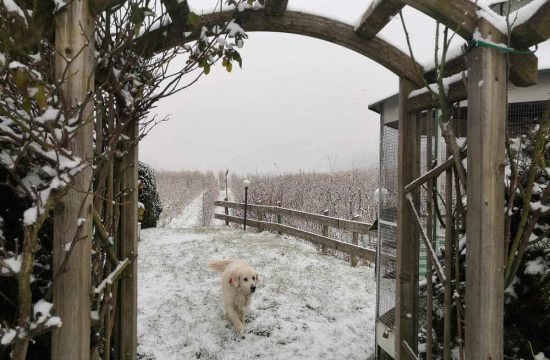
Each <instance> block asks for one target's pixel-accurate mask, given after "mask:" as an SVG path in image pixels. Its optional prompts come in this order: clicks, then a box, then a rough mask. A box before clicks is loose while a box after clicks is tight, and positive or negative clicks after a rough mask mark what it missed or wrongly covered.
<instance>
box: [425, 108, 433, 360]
mask: <svg viewBox="0 0 550 360" xmlns="http://www.w3.org/2000/svg"><path fill="white" fill-rule="evenodd" d="M432 114H433V109H428V111H427V113H426V172H428V171H430V170H431V169H432V163H433V153H434V152H433V129H434V121H433V117H432ZM433 185H434V180H428V184H427V191H426V197H427V204H426V230H427V232H428V241H430V243H431V244H433V243H434V231H433V230H434V226H433V220H434V214H433ZM432 276H433V270H432V257H431V256H428V249H426V360H432V346H433V335H432V333H433V316H432V312H433V288H432Z"/></svg>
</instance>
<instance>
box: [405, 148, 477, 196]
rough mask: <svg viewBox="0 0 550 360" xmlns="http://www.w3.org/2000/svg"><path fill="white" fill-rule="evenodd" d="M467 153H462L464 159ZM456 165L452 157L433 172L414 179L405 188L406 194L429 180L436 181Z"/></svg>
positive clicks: (463, 151) (464, 151)
mask: <svg viewBox="0 0 550 360" xmlns="http://www.w3.org/2000/svg"><path fill="white" fill-rule="evenodd" d="M466 154H467V151H466V149H464V150H462V151H461V152H460V155H461V156H462V159H464V158H465V157H466ZM453 164H454V158H453V157H452V155H451V156H450V157H449V159H447V160H446V161H445V162H444V163H443V164H441V165H439V166H437V167H435V168H433V169H432V170H430V171H428V172H427V173H425V174H424V175H422V176H420V177H418V178H416V179H414V181H412V182H411V183H410V184H408V185H407V186H405V192H411V191H413V190H414V189H416V188H417V187H419V186H420V185H422V184H424V183H425V182H427V181H429V180H434V179H435V178H437V177H438V176H439V175H440V174H442V173H443V172H444V171H446V170H448V169H450V168H451V167H452V166H453Z"/></svg>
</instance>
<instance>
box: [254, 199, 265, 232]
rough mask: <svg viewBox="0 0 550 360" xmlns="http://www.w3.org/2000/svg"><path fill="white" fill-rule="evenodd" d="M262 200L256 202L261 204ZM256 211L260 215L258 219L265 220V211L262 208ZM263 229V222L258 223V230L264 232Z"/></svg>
mask: <svg viewBox="0 0 550 360" xmlns="http://www.w3.org/2000/svg"><path fill="white" fill-rule="evenodd" d="M260 202H261V200H258V201H257V202H256V204H258V205H260ZM256 213H257V215H258V221H264V213H263V211H262V210H259V209H258V210H256ZM262 231H263V228H262V224H258V232H262Z"/></svg>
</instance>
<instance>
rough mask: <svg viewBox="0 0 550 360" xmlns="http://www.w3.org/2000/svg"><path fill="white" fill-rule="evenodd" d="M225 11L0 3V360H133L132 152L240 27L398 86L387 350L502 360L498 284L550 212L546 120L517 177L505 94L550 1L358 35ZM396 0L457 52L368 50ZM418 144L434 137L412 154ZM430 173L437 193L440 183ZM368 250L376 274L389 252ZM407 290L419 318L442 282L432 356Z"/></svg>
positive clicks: (164, 5) (478, 6)
mask: <svg viewBox="0 0 550 360" xmlns="http://www.w3.org/2000/svg"><path fill="white" fill-rule="evenodd" d="M228 3H229V4H230V5H234V6H235V8H236V10H224V11H222V10H219V11H215V12H213V13H211V14H207V15H202V16H199V15H197V14H194V13H193V12H191V11H190V10H189V6H188V4H187V2H186V1H178V0H162V1H147V0H142V1H124V0H90V1H88V0H73V1H58V0H56V1H36V0H35V1H31V0H20V1H14V0H3V1H2V2H1V3H0V22H1V26H0V35H1V36H0V38H1V45H2V47H1V48H2V50H1V51H2V52H1V53H0V75H1V77H2V83H1V84H0V88H1V95H0V179H1V186H0V189H1V193H0V194H1V199H2V202H1V205H2V212H1V213H0V216H2V219H1V226H2V227H1V228H0V266H1V272H0V276H2V292H1V293H0V298H1V303H0V306H1V309H2V311H1V313H0V320H1V327H0V338H1V356H2V357H3V358H10V357H11V358H14V359H25V358H45V357H48V355H47V354H51V358H54V359H88V358H94V359H99V358H103V359H109V358H115V359H135V358H136V305H137V304H136V292H137V284H136V261H137V259H138V254H137V206H138V204H137V191H136V190H137V155H138V144H139V139H140V138H141V137H142V136H144V135H145V134H146V133H147V131H148V129H150V127H151V126H153V125H154V124H155V123H156V122H157V119H153V120H152V121H149V122H147V121H146V120H145V119H146V115H147V114H148V112H149V111H150V110H151V108H152V107H153V106H154V104H155V103H156V102H157V101H158V100H159V99H160V98H162V97H164V96H168V95H170V94H171V93H173V92H176V91H178V90H180V89H181V88H184V87H185V86H188V85H190V84H192V83H193V82H194V81H195V79H196V78H193V77H191V78H189V77H185V76H186V75H189V74H192V71H193V70H198V73H197V76H200V75H201V74H203V73H204V74H207V73H208V72H209V70H210V66H212V65H213V63H214V62H215V61H216V60H218V59H219V60H221V62H222V65H223V66H224V67H225V68H226V69H227V70H228V71H231V70H232V67H233V64H234V63H240V61H241V59H240V55H239V53H238V48H239V47H240V46H241V45H242V42H243V40H244V39H245V38H246V34H245V32H244V31H245V30H246V31H275V32H288V33H296V34H302V35H307V36H311V37H316V38H320V39H324V40H327V41H330V42H332V43H335V44H339V45H342V46H345V47H347V48H350V49H352V50H355V51H357V52H359V53H361V54H363V55H365V56H368V57H369V58H371V59H373V60H374V61H377V62H378V63H380V64H382V65H383V66H385V67H387V68H388V69H390V70H391V71H393V72H394V73H395V74H397V75H398V76H399V77H400V89H399V102H398V120H399V123H398V130H397V131H398V133H397V138H398V142H397V158H396V167H395V168H394V169H393V170H391V169H390V172H391V176H393V177H394V179H396V184H397V185H396V187H395V188H394V189H391V190H393V191H394V195H395V196H394V199H393V200H392V199H389V198H388V199H387V200H388V201H393V203H386V202H385V201H386V199H383V200H384V205H383V207H382V208H381V214H384V213H385V211H389V212H393V213H394V214H395V220H396V226H395V227H394V228H393V230H391V231H394V232H395V239H396V240H395V249H393V250H392V253H391V254H387V255H391V257H392V260H391V261H392V262H393V264H394V266H395V272H394V275H393V276H394V277H395V298H394V301H393V303H392V304H388V309H390V308H391V307H392V306H393V308H394V310H393V311H394V315H393V316H392V317H393V321H394V331H395V334H394V342H393V345H394V347H393V352H394V353H393V354H389V355H391V356H392V357H394V358H398V359H406V358H413V359H414V358H417V357H418V356H419V346H418V344H419V330H422V331H420V336H424V337H425V338H426V345H425V350H426V351H425V352H422V355H421V356H425V357H426V358H428V359H431V358H434V357H439V356H440V355H441V357H442V358H445V359H448V358H450V352H451V342H452V341H451V327H453V328H454V329H455V330H453V333H452V334H453V337H454V339H455V340H453V341H456V339H458V343H457V348H458V353H459V356H460V357H462V358H465V357H466V355H465V354H467V357H469V358H476V359H477V358H479V359H501V358H503V356H504V354H503V349H504V345H503V339H504V336H503V316H502V314H503V307H504V290H505V288H506V286H507V284H509V283H510V282H511V281H513V279H514V276H513V275H514V273H515V272H516V271H517V269H518V266H519V264H520V260H521V259H522V256H523V252H524V250H525V249H526V247H527V245H528V244H529V241H534V240H535V239H533V237H532V236H531V235H532V234H535V235H536V236H543V239H544V241H547V235H548V233H547V230H545V231H546V233H545V234H546V235H544V234H543V235H541V234H540V232H539V231H538V230H536V229H539V227H537V224H539V223H540V221H539V220H541V219H543V218H545V217H547V216H548V215H549V214H548V213H549V210H548V198H549V197H550V188H549V187H548V186H547V184H548V176H549V174H548V173H547V170H546V172H545V171H543V170H544V169H545V167H544V164H547V163H548V161H549V159H548V148H547V147H546V148H545V147H544V144H545V141H546V144H547V143H548V126H549V120H548V118H549V115H548V112H549V110H548V109H549V108H548V106H547V107H546V110H545V111H544V113H543V115H542V116H541V118H540V121H539V125H538V127H537V128H535V129H534V132H533V133H530V134H531V135H532V140H531V144H532V146H531V147H530V148H529V149H528V150H525V152H526V153H528V154H529V157H530V158H531V159H532V161H531V162H529V163H527V162H523V163H521V164H520V163H519V162H517V160H515V159H517V158H514V154H516V155H517V153H518V149H527V147H524V146H523V145H522V144H521V143H520V144H519V146H518V145H517V144H516V145H514V142H512V141H506V121H505V120H506V118H507V101H506V93H507V86H508V80H509V81H510V82H511V83H513V84H515V85H516V86H530V85H533V84H535V83H536V82H537V58H536V54H534V53H532V52H530V51H528V49H529V48H530V47H532V46H534V45H536V44H538V43H540V42H542V41H545V40H546V39H547V38H548V37H549V35H550V2H548V1H545V0H538V1H536V0H535V1H533V2H532V3H531V4H529V5H528V6H525V7H524V8H522V9H520V10H518V12H517V13H513V12H511V11H508V12H507V14H511V15H512V14H515V15H516V16H514V17H510V16H508V17H499V16H498V15H497V14H496V13H495V12H494V11H493V10H492V9H490V8H488V7H487V5H486V4H485V2H482V1H479V2H472V1H469V0H453V1H431V0H404V1H402V0H384V1H374V2H372V4H371V5H370V6H369V8H368V9H367V10H366V12H365V13H364V16H363V17H362V19H361V21H360V22H359V23H358V24H357V26H356V27H353V26H350V25H347V24H343V23H341V22H338V21H335V20H332V19H329V18H326V17H321V16H316V15H311V14H305V13H299V12H293V11H288V10H286V8H287V3H288V1H284V0H265V1H259V0H258V1H246V2H235V1H232V0H229V1H228ZM404 6H412V7H414V8H416V9H418V10H420V11H422V12H424V13H425V14H427V15H429V16H430V17H432V18H434V19H435V20H437V21H438V23H439V24H440V26H441V28H442V32H441V34H442V35H441V36H442V41H443V44H444V46H445V45H446V44H447V41H448V40H449V38H450V37H452V36H454V35H452V34H457V35H456V36H460V37H462V38H463V39H464V40H465V41H466V42H467V44H468V45H469V46H468V51H467V52H465V53H461V54H460V55H458V56H456V57H454V58H448V59H447V58H446V56H445V55H446V52H445V51H444V50H443V51H438V52H437V53H438V54H439V55H440V56H438V57H437V56H436V58H437V61H436V63H435V64H434V68H433V69H424V68H423V67H422V66H421V65H420V64H418V63H417V62H416V61H415V59H414V56H413V54H412V53H411V54H406V53H405V52H403V51H401V50H399V49H397V48H395V47H394V46H392V45H391V44H389V43H388V42H386V41H384V40H383V39H381V38H380V37H378V36H377V33H378V32H379V31H380V30H381V29H382V28H383V27H384V26H385V25H386V24H387V23H388V22H389V20H390V19H391V18H392V17H393V16H395V15H397V14H399V13H400V10H401V9H402V8H403V7H404ZM220 9H221V7H220ZM509 10H510V9H509ZM506 20H508V21H506ZM437 33H438V34H439V33H440V32H437ZM443 49H445V48H443ZM183 53H185V54H187V56H188V61H187V63H186V65H184V68H182V69H179V71H178V72H177V73H168V72H167V70H166V69H167V67H166V66H167V64H168V63H169V62H170V60H171V59H173V58H174V57H175V56H178V55H180V54H183ZM466 69H467V73H466V72H465V70H466ZM457 74H458V75H457ZM430 84H432V85H431V86H430ZM422 88H423V89H424V90H416V89H422ZM465 99H468V105H467V110H465V111H466V116H465V118H466V123H467V126H466V127H465V132H463V128H461V124H463V122H462V123H461V122H460V121H458V120H459V119H463V118H464V117H463V116H462V115H463V113H464V111H463V109H462V108H461V107H460V105H455V104H457V103H458V102H460V101H462V100H465ZM436 108H437V111H433V110H431V109H436ZM423 119H427V120H423ZM162 120H163V119H158V121H162ZM423 121H424V122H423ZM423 123H424V124H430V125H424V126H423V125H422V124H423ZM432 123H438V124H439V131H440V132H441V135H442V137H443V139H444V141H445V143H446V144H447V149H448V150H446V151H448V154H446V155H445V158H444V159H445V161H442V162H441V163H437V164H436V163H434V162H433V161H432V158H431V156H432V155H430V154H432V153H433V152H432V151H430V150H429V148H430V147H432V146H433V145H432V143H433V142H432V141H431V140H429V139H432V137H433V135H432V134H433V133H434V127H435V126H431V124H432ZM464 134H466V136H464ZM458 135H462V138H463V139H465V140H462V141H461V140H460V138H461V137H460V136H458ZM526 135H529V134H527V133H526ZM384 136H385V135H384ZM384 139H386V138H384ZM420 139H428V140H425V142H426V148H427V150H426V153H425V154H427V155H426V156H427V157H426V159H425V160H421V153H422V152H421V151H420V149H421V140H420ZM528 141H529V140H528V139H527V138H525V140H524V144H527V143H528ZM464 158H466V159H467V165H465V164H466V162H464V161H463V159H464ZM422 161H424V164H425V166H424V167H422V169H423V170H422V171H421V164H422ZM528 164H532V165H528ZM546 166H548V165H546ZM505 169H509V172H508V171H506V172H505ZM541 169H542V170H541ZM428 170H429V171H428ZM443 173H445V174H446V176H445V180H444V183H445V186H439V187H438V186H435V182H436V178H437V177H438V176H439V175H440V174H443ZM522 174H523V175H525V174H527V176H526V179H527V180H526V181H525V182H523V181H519V179H520V175H522ZM505 175H506V176H505ZM384 176H389V173H387V174H384ZM385 179H386V178H383V179H381V181H386V180H385ZM505 180H506V181H505ZM438 182H439V183H440V184H441V183H442V181H441V180H439V181H438ZM423 184H427V185H425V188H426V190H425V192H421V191H420V189H421V188H422V185H423ZM518 191H519V193H522V194H523V197H522V198H521V199H520V200H519V202H520V203H523V205H525V206H524V207H522V209H525V210H523V211H521V210H520V209H521V208H520V207H519V206H516V200H517V198H516V196H515V194H516V193H517V192H518ZM381 194H384V191H381ZM505 194H506V196H504V195H505ZM436 197H437V198H438V200H437V201H434V200H433V199H434V198H436ZM453 199H455V200H454V202H453ZM421 200H422V203H424V204H425V205H422V206H421ZM386 205H388V206H387V207H386ZM442 206H445V211H442V209H441V207H442ZM503 207H504V208H506V210H507V212H506V213H505V211H504V209H503ZM516 209H517V210H516ZM516 211H517V214H516V215H517V217H518V219H519V220H518V222H512V221H511V220H510V216H507V215H506V214H510V213H512V214H514V213H515V212H516ZM422 213H425V214H427V216H425V217H424V218H423V217H422V215H420V214H422ZM432 213H434V214H438V215H439V216H440V219H438V221H439V222H440V223H441V224H445V241H444V242H445V248H446V251H445V252H444V254H445V256H443V257H442V256H440V255H439V256H438V255H437V254H436V253H435V251H432V246H431V243H432V241H433V240H434V238H433V236H432V234H431V233H430V232H426V231H425V230H424V229H425V228H428V229H430V228H432V226H431V225H430V221H432V219H433V217H432V216H431V215H430V214H432ZM443 218H444V219H443ZM382 219H384V217H383V216H382ZM512 224H517V226H516V225H514V226H512ZM381 225H383V224H381ZM380 229H381V230H380V231H381V232H380V234H381V235H383V232H382V226H381V227H380ZM535 230H536V231H535ZM544 236H546V237H544ZM508 239H510V241H509V242H508ZM420 243H423V244H424V245H425V248H426V249H428V250H427V251H426V253H427V266H426V270H427V272H428V279H431V275H432V274H434V275H435V278H436V280H435V282H434V283H432V281H427V282H426V284H424V285H422V287H421V286H420V284H419V249H420ZM380 244H381V245H382V244H383V243H382V242H381V243H380ZM464 244H465V246H466V248H467V252H466V254H465V271H462V269H461V267H460V266H461V265H460V261H458V260H459V258H460V256H461V254H462V252H461V251H462V250H463V246H464ZM453 254H456V255H455V256H453ZM378 256H379V268H380V271H379V274H380V275H382V263H383V260H384V258H383V256H386V254H382V252H381V251H379V252H378ZM455 264H458V265H455ZM455 266H458V267H456V268H455V270H453V271H452V268H454V267H455ZM432 285H433V286H432ZM420 289H422V290H423V291H426V293H427V294H428V295H427V296H426V301H427V304H426V307H427V309H431V307H433V306H434V305H433V301H434V300H433V299H435V297H434V295H433V294H434V292H436V291H439V290H440V289H443V297H444V301H443V303H444V309H443V316H442V319H443V323H444V326H443V327H444V330H443V335H442V336H443V338H444V341H443V342H442V343H443V348H442V349H439V348H436V347H435V346H432V339H433V337H432V336H431V332H432V330H431V327H430V326H427V327H426V326H425V325H424V324H432V323H433V321H434V320H433V319H430V318H431V316H432V312H431V311H427V312H426V317H427V319H426V322H425V323H424V322H422V323H421V322H420V320H421V318H422V316H421V311H419V303H420V296H419V292H420ZM424 289H425V290H424ZM430 294H432V295H430ZM452 304H454V309H455V310H454V312H453V311H451V306H453V305H452ZM52 309H53V311H52ZM453 314H454V315H453ZM380 315H382V314H380ZM422 321H424V320H422ZM452 321H454V323H452ZM420 324H422V326H419V325H420ZM424 332H425V333H426V334H425V335H424ZM31 340H32V341H31ZM379 355H380V356H386V355H383V353H381V352H379Z"/></svg>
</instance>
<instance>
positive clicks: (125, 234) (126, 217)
mask: <svg viewBox="0 0 550 360" xmlns="http://www.w3.org/2000/svg"><path fill="white" fill-rule="evenodd" d="M138 131H139V124H138V121H130V123H129V124H128V125H127V127H126V128H125V130H124V134H125V135H126V136H127V137H128V139H129V141H128V142H130V143H131V144H130V145H129V148H128V149H127V153H126V156H125V157H124V159H123V160H122V169H123V171H122V174H123V175H122V176H123V178H122V181H123V188H124V189H125V191H126V196H125V197H124V203H123V205H122V209H121V214H120V221H121V223H120V228H121V235H120V256H121V258H122V259H125V258H129V259H135V260H134V261H132V263H130V264H129V265H128V268H127V269H126V271H125V273H124V276H123V277H122V278H121V279H120V288H119V289H120V308H119V309H120V335H119V336H120V345H119V349H120V358H121V359H124V360H134V359H136V356H137V354H136V351H137V287H138V284H137V255H138V143H137V138H138Z"/></svg>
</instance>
